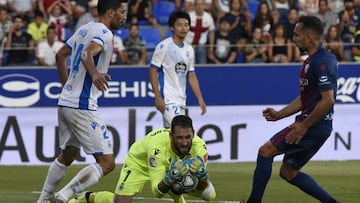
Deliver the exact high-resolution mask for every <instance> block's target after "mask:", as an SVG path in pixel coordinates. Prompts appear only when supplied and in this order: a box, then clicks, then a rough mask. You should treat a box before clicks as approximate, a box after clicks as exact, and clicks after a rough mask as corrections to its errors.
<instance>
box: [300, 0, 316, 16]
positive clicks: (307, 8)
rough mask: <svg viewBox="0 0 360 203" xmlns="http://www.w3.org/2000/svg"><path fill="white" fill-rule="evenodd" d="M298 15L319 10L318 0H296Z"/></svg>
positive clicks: (313, 13) (312, 13) (310, 13)
mask: <svg viewBox="0 0 360 203" xmlns="http://www.w3.org/2000/svg"><path fill="white" fill-rule="evenodd" d="M297 9H298V10H299V16H303V15H315V14H316V13H318V12H319V0H297Z"/></svg>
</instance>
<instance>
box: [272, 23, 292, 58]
mask: <svg viewBox="0 0 360 203" xmlns="http://www.w3.org/2000/svg"><path fill="white" fill-rule="evenodd" d="M268 54H269V61H270V62H273V63H289V62H291V61H292V58H293V45H292V43H291V40H289V39H288V38H287V37H286V28H285V25H284V24H277V25H275V27H274V30H273V31H272V37H271V40H270V43H269V49H268Z"/></svg>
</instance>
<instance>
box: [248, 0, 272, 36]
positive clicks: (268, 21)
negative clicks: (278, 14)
mask: <svg viewBox="0 0 360 203" xmlns="http://www.w3.org/2000/svg"><path fill="white" fill-rule="evenodd" d="M273 25H274V22H273V18H272V15H271V11H270V7H269V4H268V2H267V1H262V2H260V4H259V7H258V9H257V11H256V14H255V17H254V21H253V26H254V27H261V28H262V30H263V33H262V39H263V40H264V41H265V42H268V40H269V39H270V35H271V29H272V27H273Z"/></svg>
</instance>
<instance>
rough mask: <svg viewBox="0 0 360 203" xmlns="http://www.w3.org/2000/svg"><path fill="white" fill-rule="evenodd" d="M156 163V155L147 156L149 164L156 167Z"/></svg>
mask: <svg viewBox="0 0 360 203" xmlns="http://www.w3.org/2000/svg"><path fill="white" fill-rule="evenodd" d="M156 165H157V161H156V157H155V156H151V157H150V158H149V166H150V167H153V168H154V167H156Z"/></svg>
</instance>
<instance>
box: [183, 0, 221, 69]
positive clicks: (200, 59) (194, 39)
mask: <svg viewBox="0 0 360 203" xmlns="http://www.w3.org/2000/svg"><path fill="white" fill-rule="evenodd" d="M194 3H195V5H194V10H193V11H191V12H190V13H189V15H190V20H191V22H190V31H189V33H188V34H187V35H186V38H185V41H186V42H187V43H189V44H191V45H193V47H194V50H195V60H196V61H195V63H197V64H206V63H207V61H206V58H207V56H206V43H207V39H208V35H209V33H211V32H213V31H214V30H215V23H214V19H213V17H212V16H211V14H210V13H208V12H207V11H205V10H204V1H203V0H194Z"/></svg>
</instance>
